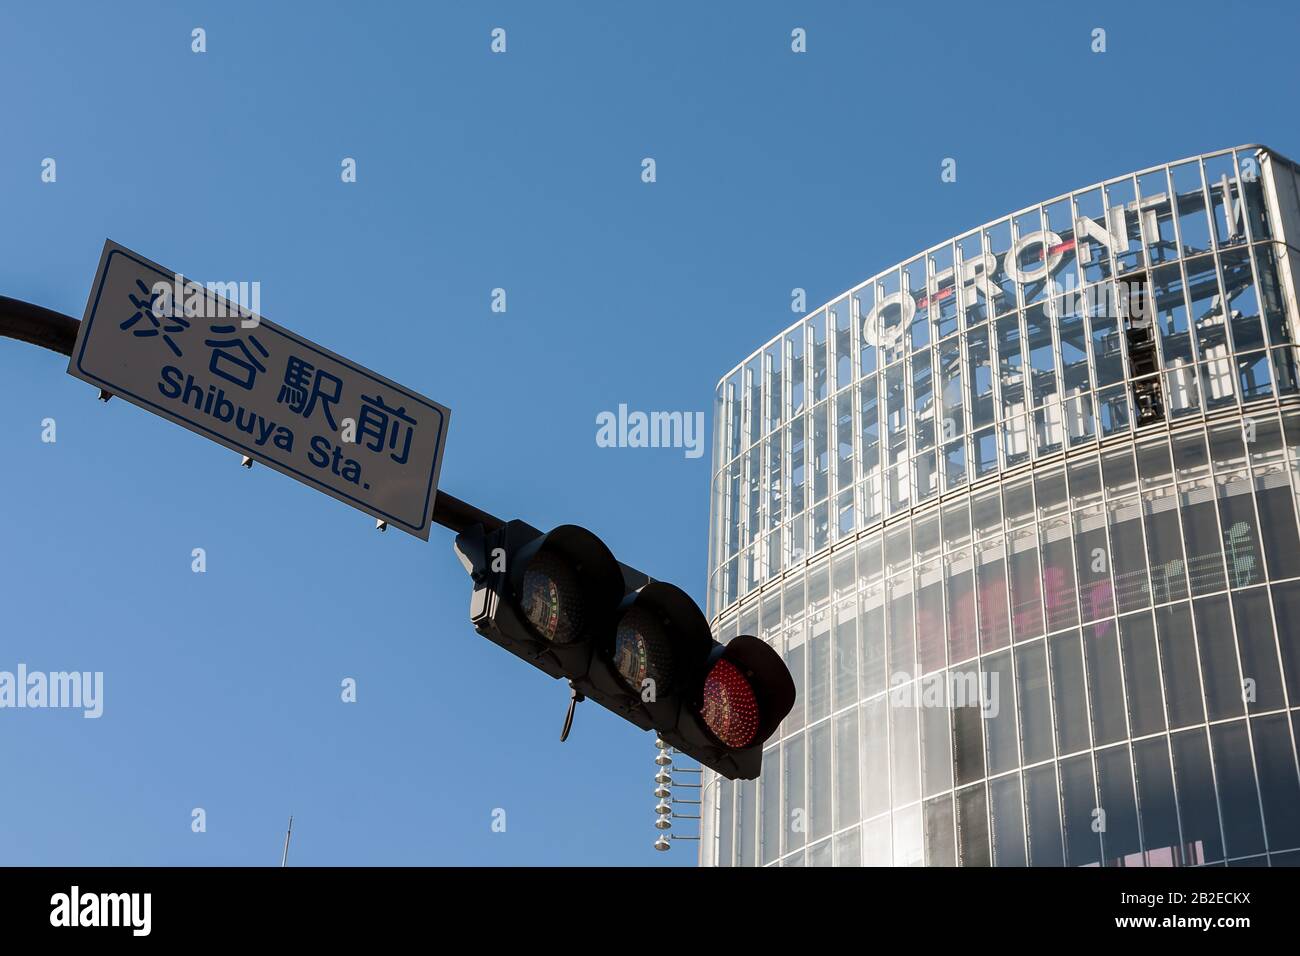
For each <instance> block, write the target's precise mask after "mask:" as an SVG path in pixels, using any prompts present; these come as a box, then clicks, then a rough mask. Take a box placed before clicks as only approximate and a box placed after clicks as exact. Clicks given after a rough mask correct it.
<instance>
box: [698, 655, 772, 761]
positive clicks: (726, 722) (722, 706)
mask: <svg viewBox="0 0 1300 956" xmlns="http://www.w3.org/2000/svg"><path fill="white" fill-rule="evenodd" d="M700 716H701V717H703V718H704V726H706V727H707V728H709V732H710V733H711V734H713V736H715V737H717V738H718V740H720V741H721V742H722V743H723V744H724V745H726V746H728V747H730V748H732V749H733V750H739V749H740V748H742V747H748V746H749V745H750V743H751V742H752V741H753V739H754V735H755V734H756V733H757V732H758V699H757V698H756V697H755V696H754V688H753V687H752V686H751V685H750V683H749V681H748V680H746V679H745V675H744V674H742V673H741V672H740V671H739V670H737V669H736V665H735V664H733V663H731V661H729V660H727V659H726V658H722V659H721V660H719V661H718V662H717V663H716V664H714V665H713V667H712V668H711V669H710V670H709V674H708V676H707V677H705V678H704V706H703V707H701V708H700Z"/></svg>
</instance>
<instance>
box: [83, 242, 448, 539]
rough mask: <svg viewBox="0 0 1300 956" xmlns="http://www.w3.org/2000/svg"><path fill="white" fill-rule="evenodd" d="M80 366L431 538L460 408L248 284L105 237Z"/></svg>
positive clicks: (140, 400)
mask: <svg viewBox="0 0 1300 956" xmlns="http://www.w3.org/2000/svg"><path fill="white" fill-rule="evenodd" d="M255 285H256V284H254V286H255ZM219 291H226V292H230V293H232V294H235V295H237V296H238V297H239V298H240V299H242V300H244V301H243V302H242V303H239V302H232V301H230V299H228V298H226V297H225V296H223V295H219V294H218V292H219ZM68 373H69V374H71V375H74V376H76V377H77V378H80V379H84V380H85V381H87V382H90V383H91V384H92V385H97V386H99V387H100V388H101V389H104V390H105V391H107V392H110V393H111V394H113V395H119V396H121V397H122V398H124V399H126V400H127V401H129V402H132V403H133V404H136V405H139V406H140V407H141V408H145V409H148V410H149V411H151V412H153V413H154V414H156V415H161V416H162V417H163V418H167V419H170V420H171V421H173V422H175V423H176V424H178V425H183V426H185V427H186V428H188V429H190V430H191V431H194V432H198V433H199V434H200V435H203V436H205V437H206V438H210V439H211V440H213V441H215V442H217V443H219V444H222V445H225V446H226V447H227V448H231V449H233V450H235V451H238V452H241V453H243V454H244V455H246V456H248V457H249V458H250V459H252V460H253V461H257V462H261V463H263V464H265V465H268V466H269V467H271V468H274V469H275V470H276V471H279V472H282V473H284V474H286V475H289V476H290V477H291V478H296V479H298V480H299V481H301V482H303V483H304V484H306V485H310V486H311V487H313V488H315V489H317V490H318V491H323V492H325V494H327V495H330V496H332V497H334V498H337V499H338V500H339V501H343V502H346V503H347V504H349V505H352V507H354V508H357V509H360V510H361V511H364V512H366V513H367V514H370V515H373V516H374V517H376V518H379V519H382V520H383V521H386V522H387V523H389V524H391V525H393V526H394V527H397V528H401V529H402V530H403V531H407V532H409V533H411V534H413V535H415V536H416V537H418V538H422V539H424V540H426V541H427V540H428V538H429V523H430V518H431V514H432V511H433V501H434V495H435V494H436V492H437V488H438V471H439V469H440V467H441V465H442V455H443V451H444V449H445V447H446V444H447V426H448V423H449V421H450V417H451V411H450V409H448V408H446V407H445V406H443V405H439V404H438V403H437V402H433V401H430V400H429V399H427V398H425V397H424V396H423V395H419V394H417V393H415V392H412V391H410V390H409V389H406V388H403V387H402V386H400V385H398V384H397V383H395V382H392V381H389V380H388V379H386V378H384V377H383V376H381V375H376V374H375V373H374V372H371V371H370V370H368V369H365V368H362V367H361V366H359V365H355V364H353V363H352V362H349V361H348V360H347V359H345V358H343V357H342V356H339V355H336V354H334V353H333V352H331V351H329V350H328V349H324V348H321V347H320V346H319V345H316V344H314V343H312V342H309V341H307V340H306V339H303V338H300V337H299V336H297V335H294V334H293V333H292V332H290V331H288V330H287V329H283V328H281V327H280V326H278V325H275V324H273V323H271V322H268V321H266V320H265V319H262V318H261V317H260V316H258V315H257V314H256V313H255V312H254V311H252V309H251V308H250V307H249V303H248V301H247V286H246V285H242V286H241V285H236V284H235V283H226V284H214V285H210V286H207V287H205V286H202V285H200V284H198V283H195V282H190V281H187V280H186V279H184V278H183V277H182V276H180V275H177V274H175V273H173V272H172V271H171V270H169V269H164V268H162V267H161V266H159V265H158V264H157V263H154V262H150V261H149V260H148V259H145V258H143V257H142V256H139V255H136V254H135V253H134V252H131V251H130V250H129V249H125V248H123V247H122V246H119V245H118V244H116V243H114V242H111V241H110V242H106V243H105V244H104V252H103V255H102V256H101V257H100V260H99V271H98V272H97V273H96V275H95V282H94V285H93V286H91V290H90V299H89V301H88V302H87V303H86V315H85V319H84V320H83V321H82V323H81V328H80V329H79V330H78V332H77V344H76V347H75V348H74V349H73V351H72V360H71V361H70V362H69V364H68Z"/></svg>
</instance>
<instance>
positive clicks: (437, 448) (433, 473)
mask: <svg viewBox="0 0 1300 956" xmlns="http://www.w3.org/2000/svg"><path fill="white" fill-rule="evenodd" d="M119 255H120V256H124V257H126V258H127V259H129V260H131V261H132V262H135V263H137V264H138V265H141V266H144V267H145V268H146V269H149V270H151V271H153V272H156V273H157V274H158V275H160V276H162V277H163V278H165V279H168V280H172V279H173V275H169V274H168V273H166V272H163V271H162V270H161V269H159V268H158V267H157V266H156V265H154V264H153V263H152V262H146V261H144V260H143V259H140V258H138V257H136V256H134V255H132V254H131V253H129V252H126V251H124V250H122V249H111V250H109V253H108V256H107V257H106V258H105V259H104V272H103V275H102V276H100V279H99V288H98V289H96V290H95V300H94V302H93V304H92V305H91V307H90V315H88V316H87V317H86V331H85V334H84V335H83V336H82V339H81V348H80V350H79V351H78V352H77V371H79V372H80V373H81V374H82V375H84V376H86V378H88V379H91V380H92V381H95V382H98V383H100V384H101V385H103V386H104V387H105V388H106V389H107V390H108V391H110V392H113V393H115V394H119V395H129V396H130V397H131V398H132V399H134V400H135V401H137V402H139V403H141V404H142V405H147V406H149V407H150V408H152V409H154V410H156V411H157V412H158V413H159V414H161V415H162V416H163V417H164V418H170V419H175V420H179V421H183V422H185V423H186V424H187V425H191V426H193V427H194V428H197V429H198V430H199V431H202V432H206V433H207V434H208V435H210V436H212V438H213V440H215V441H216V442H218V443H219V444H222V445H226V446H234V447H235V448H238V449H239V450H240V451H243V452H244V453H245V454H247V455H248V456H249V457H251V458H253V459H254V460H256V459H258V458H260V459H262V460H263V461H274V462H275V467H276V468H277V469H283V470H284V471H287V472H289V473H290V474H293V475H295V476H297V477H298V478H300V479H302V480H303V481H305V482H306V483H307V484H310V485H315V486H316V487H318V488H322V489H324V490H325V491H326V492H327V493H328V494H330V495H338V496H340V497H343V498H346V499H347V500H348V501H351V502H353V503H355V504H356V505H358V506H359V507H360V508H361V509H362V510H363V511H371V512H374V513H376V514H380V515H383V517H385V518H387V519H388V520H389V521H391V522H393V523H394V524H398V525H401V526H402V527H405V528H410V529H412V530H414V531H423V530H424V528H425V527H426V525H427V524H428V521H429V504H430V502H431V501H432V499H433V495H434V492H435V491H436V488H435V484H434V483H435V480H436V478H437V475H438V466H439V465H440V464H441V463H442V456H441V451H442V442H443V434H442V433H443V429H444V428H445V427H446V418H447V416H446V414H445V413H444V412H443V410H442V409H441V408H438V407H437V406H436V405H432V404H430V403H429V402H428V401H427V400H426V399H424V398H422V397H421V396H419V395H416V394H414V393H412V392H410V391H408V390H407V389H405V388H403V387H402V386H401V385H398V384H397V383H396V382H393V381H390V380H388V379H380V378H376V377H375V375H374V373H372V372H369V371H367V370H365V369H363V368H358V367H357V366H355V365H353V364H352V363H351V362H349V361H348V360H347V359H345V358H342V357H341V356H338V355H335V354H334V353H332V352H328V351H326V350H324V349H322V348H320V347H319V346H317V345H315V344H313V343H312V342H308V341H307V340H306V339H302V338H299V337H298V336H296V335H294V334H293V333H292V332H290V331H288V330H286V329H281V328H279V327H278V326H276V325H274V324H273V323H270V322H267V321H265V320H263V321H261V322H260V324H259V325H258V328H262V329H266V330H267V331H269V332H275V333H276V334H278V335H281V336H283V337H284V338H286V339H289V340H290V341H291V342H294V343H295V344H297V345H300V346H302V347H303V348H308V349H311V350H312V351H313V352H315V353H316V354H317V355H322V356H324V357H325V358H327V359H330V360H331V361H333V362H338V363H339V364H340V365H343V366H346V367H347V368H349V369H351V370H352V371H353V372H355V373H357V374H358V375H362V376H364V377H365V378H367V379H369V380H370V381H372V382H376V383H378V384H379V385H382V386H383V387H384V388H386V389H391V388H395V389H397V390H398V391H399V392H401V393H402V394H404V395H405V396H406V397H407V398H409V399H411V400H412V401H414V402H418V403H419V404H421V405H423V406H424V407H425V408H428V409H429V410H430V411H432V412H436V413H437V415H438V436H437V439H436V441H435V442H434V459H433V467H432V468H431V469H430V472H429V489H428V491H427V492H426V494H425V497H424V510H423V511H422V512H421V518H420V523H419V524H411V523H410V522H409V521H406V520H405V519H403V518H399V517H397V516H396V515H390V514H389V513H388V512H386V511H384V510H383V509H381V508H378V507H376V506H375V505H373V504H371V503H370V502H368V501H363V500H361V499H360V498H354V497H353V496H352V495H349V494H348V493H347V492H346V491H340V490H339V489H337V488H335V487H333V486H332V485H327V484H325V483H324V482H322V481H318V480H317V479H315V478H313V477H312V476H311V475H308V474H305V473H303V472H301V471H298V469H296V468H294V467H292V466H291V465H287V464H285V463H284V462H282V461H280V460H278V459H273V458H270V457H269V456H267V455H266V452H265V449H253V448H249V447H248V446H247V445H243V444H241V443H240V442H237V441H234V440H233V439H231V438H228V437H226V436H225V435H222V434H220V433H219V432H215V431H213V430H212V429H210V428H208V427H206V426H205V425H202V424H200V423H199V422H196V421H191V420H190V419H188V418H184V417H182V416H180V415H177V414H176V413H175V412H172V411H170V410H168V409H166V408H164V407H163V406H162V405H159V404H157V403H155V402H152V401H150V400H149V399H147V398H144V397H142V396H140V395H136V394H135V393H134V392H131V391H128V390H127V389H124V388H122V387H120V386H118V385H114V384H113V383H112V382H109V381H107V380H105V379H102V378H100V377H99V376H98V375H95V374H93V373H91V372H88V371H86V369H84V368H83V367H82V365H81V360H82V358H83V357H84V355H85V353H86V346H87V345H89V344H90V333H91V328H92V325H93V323H94V321H95V316H96V315H97V314H98V313H99V299H100V296H101V295H103V293H104V284H105V282H107V281H108V272H109V268H110V266H111V264H112V262H113V257H114V256H119ZM258 318H259V319H261V316H259V317H258Z"/></svg>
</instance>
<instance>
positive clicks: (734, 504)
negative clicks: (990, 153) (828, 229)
mask: <svg viewBox="0 0 1300 956" xmlns="http://www.w3.org/2000/svg"><path fill="white" fill-rule="evenodd" d="M1298 177H1300V173H1298V171H1297V169H1296V167H1295V166H1294V164H1292V163H1291V162H1290V161H1289V160H1287V159H1284V158H1283V157H1281V156H1279V155H1277V154H1276V153H1273V152H1271V151H1269V150H1267V149H1265V148H1262V147H1258V146H1245V147H1241V148H1239V149H1231V150H1223V151H1220V152H1215V153H1207V154H1205V155H1203V156H1196V157H1192V158H1190V159H1187V160H1183V161H1180V162H1176V163H1171V164H1168V165H1162V166H1156V167H1153V168H1151V169H1146V170H1142V171H1140V172H1137V173H1132V174H1129V175H1125V176H1120V177H1118V178H1115V179H1112V180H1108V181H1106V182H1103V183H1100V184H1098V185H1095V186H1092V187H1089V188H1087V189H1082V190H1078V191H1076V192H1073V193H1068V194H1065V195H1062V196H1058V197H1056V198H1054V199H1051V200H1049V201H1047V202H1044V203H1040V204H1037V205H1034V206H1031V207H1029V208H1027V209H1023V210H1020V211H1019V212H1016V213H1013V214H1011V215H1008V216H1004V217H1002V218H1000V219H998V220H996V221H994V222H992V223H989V224H988V225H986V226H983V227H982V228H979V229H973V230H971V231H970V232H967V233H965V234H963V235H960V236H958V237H956V238H954V239H951V240H949V241H946V242H943V243H940V244H939V245H936V246H934V247H933V248H931V249H928V250H926V251H925V252H923V253H921V254H919V255H917V256H915V257H914V258H912V259H909V260H908V261H906V262H904V263H902V264H900V265H898V266H895V267H893V268H891V269H888V270H886V271H884V272H882V273H880V274H879V275H876V276H874V277H872V278H871V279H869V280H867V281H866V282H864V283H862V284H861V285H859V286H857V287H856V288H853V289H851V290H850V291H848V292H846V293H844V294H843V295H841V296H839V297H837V298H836V299H835V300H834V301H832V302H831V303H829V304H828V305H825V306H824V307H822V308H819V309H816V310H814V311H813V312H811V313H810V314H808V315H806V316H804V317H801V318H800V320H799V321H798V322H796V323H795V324H794V325H792V326H790V328H788V329H787V330H785V331H784V332H782V333H781V334H780V335H778V336H776V337H775V338H773V339H772V340H771V341H770V342H768V343H767V344H766V345H764V346H763V347H762V348H760V349H758V350H757V351H755V352H753V354H751V355H750V356H748V357H747V358H746V359H745V360H744V361H743V362H741V363H740V364H739V365H738V366H737V367H736V368H735V369H733V370H732V371H731V372H729V373H728V374H727V375H726V376H724V377H723V379H722V381H721V383H720V384H719V386H718V389H717V405H716V428H715V445H714V449H713V486H712V502H711V509H710V510H711V523H710V535H709V545H710V547H709V572H710V584H709V617H710V620H711V622H712V624H713V627H714V630H715V633H716V635H717V637H718V639H719V640H722V641H726V640H729V639H730V638H732V637H734V636H735V635H737V634H754V635H757V636H759V637H760V638H762V639H763V640H765V641H767V642H769V643H770V644H771V645H773V646H774V647H775V648H777V649H778V650H779V651H780V652H781V654H782V655H783V656H784V658H785V660H786V661H787V663H788V664H789V667H790V669H791V671H792V673H793V675H794V679H795V684H796V687H797V688H798V700H797V702H796V704H795V708H794V710H793V712H792V713H791V714H790V715H789V717H788V718H787V719H786V720H785V722H784V724H783V725H782V728H781V730H780V731H779V732H778V733H777V734H776V735H774V736H773V737H772V739H771V740H770V741H769V742H768V746H767V749H766V751H765V754H764V758H763V773H762V776H761V778H760V779H758V780H750V781H735V782H733V781H729V780H726V779H724V778H721V777H719V776H718V775H717V774H714V773H712V772H709V771H706V773H705V786H704V790H703V807H702V811H703V812H702V814H701V817H702V820H701V824H702V827H701V836H702V839H701V843H700V846H701V860H700V862H701V864H702V865H706V866H708V865H717V866H733V865H736V866H769V865H783V866H826V865H856V864H866V865H927V866H944V865H976V866H979V865H997V866H1007V865H1009V866H1019V865H1034V866H1039V865H1047V866H1059V865H1069V866H1088V865H1105V866H1144V865H1150V866H1155V865H1213V864H1219V865H1222V864H1224V863H1227V864H1229V865H1232V866H1237V865H1251V866H1264V865H1269V864H1270V863H1271V864H1272V865H1285V864H1296V863H1298V862H1300V769H1298V767H1297V759H1296V757H1297V755H1296V739H1297V736H1300V528H1298V526H1297V494H1300V374H1298V372H1297V363H1298V361H1300V354H1297V342H1298V341H1300V339H1298V338H1297V335H1298V333H1300V325H1298V324H1297V296H1296V292H1297V286H1298V285H1300V200H1298V198H1297V197H1298V195H1300V178H1298Z"/></svg>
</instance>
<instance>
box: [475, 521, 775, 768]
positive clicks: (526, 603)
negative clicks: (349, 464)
mask: <svg viewBox="0 0 1300 956" xmlns="http://www.w3.org/2000/svg"><path fill="white" fill-rule="evenodd" d="M456 553H457V555H458V556H459V558H460V560H461V563H462V564H463V565H464V566H465V569H466V570H467V571H468V572H469V573H470V577H471V578H472V579H473V581H474V591H473V594H472V596H471V598H470V621H471V622H472V623H473V624H474V627H475V629H476V630H477V631H478V632H479V633H480V634H482V635H483V636H484V637H486V638H488V639H489V640H491V641H493V642H494V643H496V644H498V645H500V646H501V647H504V648H505V649H506V650H508V651H510V652H511V653H512V654H514V655H515V656H516V657H520V658H522V659H523V660H526V661H528V663H530V664H532V665H533V666H534V667H536V668H538V669H539V670H542V671H545V672H546V673H547V674H550V675H551V676H552V677H555V678H564V679H566V680H568V681H569V683H570V685H571V686H572V688H573V691H574V694H575V699H581V697H590V698H591V699H592V700H594V701H596V702H597V703H598V704H600V705H602V706H603V707H605V708H607V709H609V710H611V711H613V712H614V713H616V714H618V715H619V716H620V717H622V718H624V719H625V720H628V721H631V722H632V723H633V724H635V725H636V726H638V727H640V728H642V729H643V730H655V731H657V732H658V733H659V735H660V736H661V737H663V739H664V740H665V741H667V742H668V743H669V744H671V745H672V746H674V747H676V748H677V749H678V750H681V751H682V752H684V753H686V754H689V755H690V756H691V757H694V758H695V759H696V760H698V761H699V762H700V763H702V764H704V765H705V766H708V767H711V768H712V769H714V770H716V771H718V772H719V773H721V774H723V775H724V776H727V777H731V778H735V777H744V778H746V779H752V778H754V777H757V776H758V773H759V769H760V767H761V763H762V746H763V742H764V741H765V740H767V738H768V737H770V736H771V735H772V733H773V732H774V731H775V730H776V728H777V726H778V725H779V724H780V722H781V720H782V719H783V718H784V717H785V715H786V714H787V713H789V712H790V708H791V707H793V706H794V696H795V691H794V683H793V681H792V680H791V679H790V674H789V672H788V671H787V670H786V667H785V664H784V662H783V661H782V660H781V658H780V656H779V655H778V654H777V653H776V652H775V651H774V650H772V649H771V648H770V647H768V646H767V645H766V644H764V643H763V642H762V641H760V640H758V639H757V638H754V637H749V636H744V637H738V638H736V639H734V640H733V641H732V642H731V643H730V644H727V645H726V646H724V645H722V644H719V643H718V642H717V641H715V640H714V639H713V637H712V634H711V633H710V631H709V625H708V621H707V619H706V618H705V617H704V614H703V612H701V611H700V609H699V607H698V605H696V603H695V602H694V601H693V600H692V599H691V597H690V596H689V595H688V594H686V593H685V592H684V591H682V590H681V589H680V588H678V587H676V586H675V585H672V584H668V583H666V582H663V581H652V580H651V579H650V578H649V577H648V576H647V575H645V574H643V573H642V572H640V571H638V570H636V569H635V568H630V567H628V566H627V565H624V564H620V563H619V562H618V561H617V560H616V559H615V558H614V556H613V555H612V554H611V553H610V551H609V549H608V548H607V547H606V546H605V544H604V543H603V542H602V541H601V540H600V539H599V538H597V537H596V536H595V535H594V534H592V533H591V532H590V531H587V530H586V529H585V528H580V527H578V526H577V525H561V526H560V527H558V528H555V529H554V530H552V531H550V532H548V533H546V534H543V533H542V532H541V531H539V530H537V529H536V528H534V527H532V526H531V525H528V524H526V523H524V522H522V521H509V522H506V523H505V525H503V526H502V527H500V528H498V529H497V530H494V531H490V532H488V531H485V530H484V529H483V527H482V526H475V527H472V528H470V529H468V530H466V531H464V532H462V533H461V534H460V535H458V536H457V538H456ZM576 695H581V697H578V696H576ZM566 733H567V725H566Z"/></svg>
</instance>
